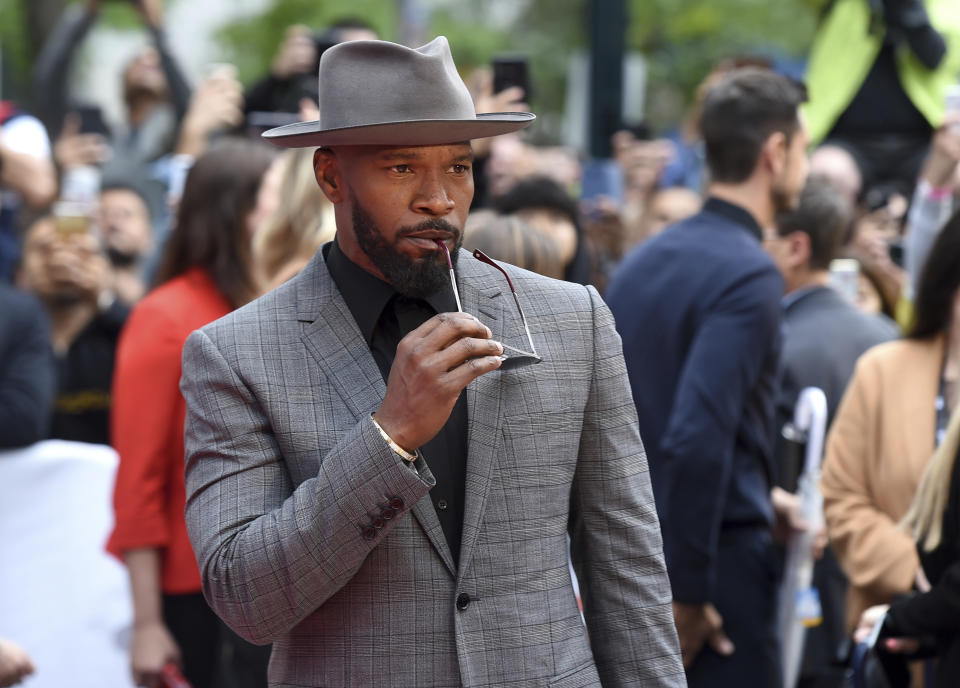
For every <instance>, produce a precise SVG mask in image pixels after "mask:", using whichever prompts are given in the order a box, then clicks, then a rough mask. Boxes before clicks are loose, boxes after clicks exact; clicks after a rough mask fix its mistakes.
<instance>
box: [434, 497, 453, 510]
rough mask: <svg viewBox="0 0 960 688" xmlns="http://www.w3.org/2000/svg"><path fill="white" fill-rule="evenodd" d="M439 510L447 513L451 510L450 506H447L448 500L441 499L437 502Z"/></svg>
mask: <svg viewBox="0 0 960 688" xmlns="http://www.w3.org/2000/svg"><path fill="white" fill-rule="evenodd" d="M437 508H438V509H440V511H446V510H447V509H449V508H450V505H449V504H447V500H446V499H441V500H438V501H437Z"/></svg>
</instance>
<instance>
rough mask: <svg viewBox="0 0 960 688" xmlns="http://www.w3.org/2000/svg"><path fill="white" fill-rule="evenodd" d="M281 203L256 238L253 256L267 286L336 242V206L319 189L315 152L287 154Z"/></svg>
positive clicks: (303, 150)
mask: <svg viewBox="0 0 960 688" xmlns="http://www.w3.org/2000/svg"><path fill="white" fill-rule="evenodd" d="M278 164H279V165H281V166H282V168H281V178H280V191H279V195H280V198H279V202H278V203H277V207H276V209H275V210H274V211H273V212H272V213H271V214H270V215H269V216H268V217H267V218H266V219H265V220H264V223H263V226H262V227H261V228H260V229H259V230H258V231H257V233H256V234H255V235H254V237H253V256H254V261H255V263H256V266H257V270H258V272H259V274H260V278H261V279H262V280H264V281H265V282H272V281H274V279H275V278H276V277H277V275H278V274H279V273H281V272H282V271H283V270H284V268H285V267H286V266H287V265H288V264H289V263H290V262H292V261H300V262H306V261H307V260H309V258H310V256H312V255H313V254H314V253H316V251H317V249H318V248H320V246H322V245H323V244H324V243H326V242H327V241H330V240H331V239H333V235H334V232H335V231H336V224H335V221H334V219H333V205H332V204H331V203H330V201H328V200H327V198H326V196H324V195H323V192H322V191H321V190H320V188H319V187H318V186H317V180H316V177H315V176H314V171H313V149H309V148H308V149H297V150H289V151H285V152H284V153H283V154H282V155H281V156H280V160H279V162H278Z"/></svg>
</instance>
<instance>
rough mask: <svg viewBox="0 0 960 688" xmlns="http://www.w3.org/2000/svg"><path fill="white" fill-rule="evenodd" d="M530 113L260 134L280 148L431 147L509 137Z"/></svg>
mask: <svg viewBox="0 0 960 688" xmlns="http://www.w3.org/2000/svg"><path fill="white" fill-rule="evenodd" d="M536 118H537V117H536V115H534V114H533V113H532V112H491V113H485V114H481V115H477V118H476V119H468V120H463V119H456V120H448V119H440V120H437V119H434V120H416V121H410V122H385V123H382V124H364V125H362V126H357V127H342V128H339V129H326V130H324V129H321V128H320V122H296V123H295V124H287V125H285V126H282V127H274V128H273V129H268V130H267V131H265V132H263V138H265V139H266V140H267V141H269V142H270V143H272V144H274V145H276V146H281V147H283V148H307V147H311V146H359V145H372V146H432V145H441V144H445V143H459V142H461V141H469V140H471V139H482V138H486V137H488V136H499V135H500V134H509V133H510V132H511V131H517V130H518V129H523V128H524V127H525V126H527V125H528V124H530V123H531V122H533V121H534V120H535V119H536Z"/></svg>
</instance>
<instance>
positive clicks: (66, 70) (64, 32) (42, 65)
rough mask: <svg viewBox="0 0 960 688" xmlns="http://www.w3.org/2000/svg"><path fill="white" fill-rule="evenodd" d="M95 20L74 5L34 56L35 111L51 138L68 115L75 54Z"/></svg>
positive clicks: (92, 14) (62, 16)
mask: <svg viewBox="0 0 960 688" xmlns="http://www.w3.org/2000/svg"><path fill="white" fill-rule="evenodd" d="M96 19H97V15H96V13H92V12H87V11H85V10H84V9H83V8H81V7H77V6H73V7H68V8H67V9H66V10H64V12H63V15H61V17H60V20H59V21H58V22H57V25H56V26H55V27H54V29H53V32H52V33H51V34H50V37H49V38H48V39H47V41H46V43H44V45H43V49H42V50H41V51H40V55H38V56H37V61H36V65H35V66H34V69H33V104H34V111H35V112H36V113H37V116H38V117H39V118H40V120H41V121H42V122H43V124H44V126H45V127H46V128H47V131H48V132H49V133H50V138H51V139H55V138H56V137H57V136H58V135H59V133H60V130H61V129H62V128H63V119H64V117H66V115H67V108H68V105H69V98H70V93H69V83H70V67H71V65H72V63H73V56H74V53H76V51H77V46H79V45H80V42H81V41H83V39H84V38H85V37H86V35H87V33H88V32H89V31H90V27H91V26H93V23H94V21H96Z"/></svg>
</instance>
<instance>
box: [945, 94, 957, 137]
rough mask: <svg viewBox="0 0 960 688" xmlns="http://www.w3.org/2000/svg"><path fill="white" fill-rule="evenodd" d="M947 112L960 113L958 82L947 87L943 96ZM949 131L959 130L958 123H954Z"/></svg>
mask: <svg viewBox="0 0 960 688" xmlns="http://www.w3.org/2000/svg"><path fill="white" fill-rule="evenodd" d="M944 104H945V105H946V111H947V114H951V113H955V114H960V84H954V85H953V86H950V87H948V88H947V94H946V97H945V98H944ZM950 131H953V132H960V124H954V125H952V126H951V127H950Z"/></svg>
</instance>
